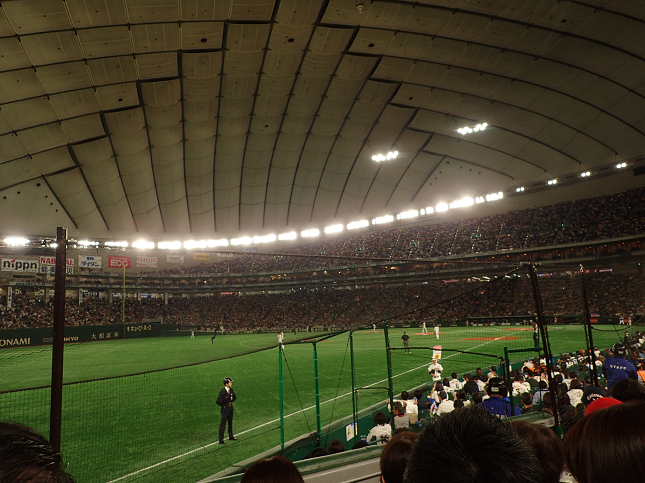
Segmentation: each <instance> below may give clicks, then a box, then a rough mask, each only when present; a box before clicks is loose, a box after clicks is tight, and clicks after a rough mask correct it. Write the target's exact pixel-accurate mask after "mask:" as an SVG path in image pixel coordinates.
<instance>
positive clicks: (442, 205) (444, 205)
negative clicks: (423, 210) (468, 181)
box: [434, 202, 448, 213]
mask: <svg viewBox="0 0 645 483" xmlns="http://www.w3.org/2000/svg"><path fill="white" fill-rule="evenodd" d="M434 209H435V210H436V211H437V213H441V212H442V211H448V203H443V202H442V203H439V204H438V205H437V206H435V207H434Z"/></svg>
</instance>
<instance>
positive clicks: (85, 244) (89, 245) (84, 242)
mask: <svg viewBox="0 0 645 483" xmlns="http://www.w3.org/2000/svg"><path fill="white" fill-rule="evenodd" d="M77 245H78V246H81V247H85V248H94V247H97V246H99V242H97V241H90V240H80V241H79V242H78V243H77Z"/></svg>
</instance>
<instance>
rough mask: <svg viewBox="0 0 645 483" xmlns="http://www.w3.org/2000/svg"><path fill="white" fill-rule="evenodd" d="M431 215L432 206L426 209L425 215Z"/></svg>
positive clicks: (432, 211)
mask: <svg viewBox="0 0 645 483" xmlns="http://www.w3.org/2000/svg"><path fill="white" fill-rule="evenodd" d="M432 213H434V208H433V207H432V206H428V207H427V208H426V215H431V214H432Z"/></svg>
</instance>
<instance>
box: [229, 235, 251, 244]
mask: <svg viewBox="0 0 645 483" xmlns="http://www.w3.org/2000/svg"><path fill="white" fill-rule="evenodd" d="M251 243H253V238H251V237H250V236H242V237H240V238H233V239H231V245H250V244H251Z"/></svg>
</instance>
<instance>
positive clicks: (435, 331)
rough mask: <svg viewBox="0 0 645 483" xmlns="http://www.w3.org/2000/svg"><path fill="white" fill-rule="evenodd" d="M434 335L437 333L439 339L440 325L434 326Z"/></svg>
mask: <svg viewBox="0 0 645 483" xmlns="http://www.w3.org/2000/svg"><path fill="white" fill-rule="evenodd" d="M434 335H436V336H437V340H439V326H438V325H435V326H434Z"/></svg>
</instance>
